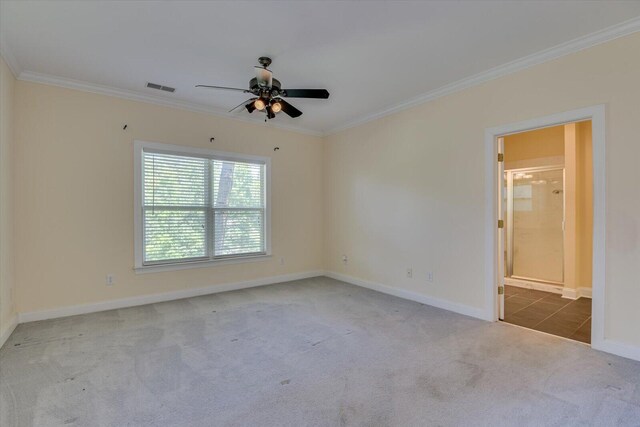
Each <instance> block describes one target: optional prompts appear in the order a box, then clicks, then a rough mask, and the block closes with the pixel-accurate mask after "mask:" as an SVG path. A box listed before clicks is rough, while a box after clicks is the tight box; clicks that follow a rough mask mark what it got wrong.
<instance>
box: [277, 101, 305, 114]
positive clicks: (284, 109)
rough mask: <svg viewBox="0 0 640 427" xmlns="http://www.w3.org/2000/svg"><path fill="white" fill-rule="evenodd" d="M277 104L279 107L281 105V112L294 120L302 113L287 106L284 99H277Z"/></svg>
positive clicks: (289, 105)
mask: <svg viewBox="0 0 640 427" xmlns="http://www.w3.org/2000/svg"><path fill="white" fill-rule="evenodd" d="M278 102H279V103H280V105H282V111H283V112H284V113H286V114H287V115H288V116H289V117H293V118H296V117H300V116H301V115H302V111H300V110H298V109H297V108H296V107H294V106H293V105H291V104H289V103H288V102H287V101H285V100H284V99H278Z"/></svg>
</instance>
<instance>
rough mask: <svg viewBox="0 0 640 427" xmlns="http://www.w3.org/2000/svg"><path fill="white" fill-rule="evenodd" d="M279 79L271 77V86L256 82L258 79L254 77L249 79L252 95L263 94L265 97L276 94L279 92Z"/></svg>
mask: <svg viewBox="0 0 640 427" xmlns="http://www.w3.org/2000/svg"><path fill="white" fill-rule="evenodd" d="M281 87H282V86H281V85H280V81H279V80H278V79H273V80H272V82H271V88H264V87H262V86H260V85H259V84H258V79H257V78H256V77H254V78H252V79H251V80H249V89H250V90H251V92H252V93H253V94H254V95H257V96H261V95H262V96H265V95H266V96H265V97H269V96H270V97H273V96H278V95H279V94H280V88H281Z"/></svg>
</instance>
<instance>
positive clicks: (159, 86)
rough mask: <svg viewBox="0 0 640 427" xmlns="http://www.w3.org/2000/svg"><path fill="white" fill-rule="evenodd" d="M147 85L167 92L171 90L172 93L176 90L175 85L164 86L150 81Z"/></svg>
mask: <svg viewBox="0 0 640 427" xmlns="http://www.w3.org/2000/svg"><path fill="white" fill-rule="evenodd" d="M147 87H148V88H151V89H157V90H163V91H165V92H171V93H173V92H175V91H176V88H175V87H169V86H162V85H159V84H157V83H149V82H147Z"/></svg>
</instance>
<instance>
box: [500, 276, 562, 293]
mask: <svg viewBox="0 0 640 427" xmlns="http://www.w3.org/2000/svg"><path fill="white" fill-rule="evenodd" d="M504 284H505V285H509V286H516V287H518V288H524V289H535V290H536V291H545V292H553V293H554V294H562V290H563V286H562V285H552V284H549V283H540V282H533V281H529V280H522V279H514V278H512V277H505V278H504Z"/></svg>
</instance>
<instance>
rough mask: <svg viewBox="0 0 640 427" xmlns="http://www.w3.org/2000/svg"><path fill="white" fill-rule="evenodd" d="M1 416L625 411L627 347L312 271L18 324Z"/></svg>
mask: <svg viewBox="0 0 640 427" xmlns="http://www.w3.org/2000/svg"><path fill="white" fill-rule="evenodd" d="M0 425H2V426H3V427H10V426H32V425H35V426H345V425H348V426H543V425H551V426H585V425H596V426H614V425H619V426H638V425H640V362H634V361H631V360H628V359H624V358H621V357H617V356H612V355H609V354H605V353H601V352H598V351H595V350H592V349H590V348H589V347H588V346H585V345H584V344H580V343H577V342H571V341H567V340H564V339H560V338H557V337H553V336H549V335H544V334H540V333H537V332H533V331H528V330H525V329H522V328H516V327H513V326H511V325H506V324H503V323H490V322H484V321H481V320H477V319H472V318H469V317H465V316H462V315H458V314H454V313H451V312H447V311H444V310H440V309H436V308H433V307H429V306H425V305H422V304H419V303H415V302H410V301H406V300H402V299H399V298H395V297H392V296H388V295H384V294H381V293H377V292H374V291H371V290H367V289H363V288H359V287H356V286H352V285H348V284H345V283H342V282H339V281H336V280H332V279H329V278H325V277H318V278H313V279H306V280H300V281H295V282H288V283H282V284H277V285H271V286H264V287H260V288H253V289H246V290H241V291H233V292H226V293H220V294H215V295H208V296H202V297H196V298H189V299H183V300H178V301H172V302H166V303H159V304H152V305H146V306H140V307H133V308H127V309H121V310H112V311H106V312H101V313H94V314H88V315H81V316H74V317H68V318H63V319H55V320H47V321H41V322H32V323H26V324H21V325H19V326H18V327H17V329H16V330H15V332H14V333H13V335H12V336H11V337H10V338H9V340H8V341H7V343H6V344H5V345H4V346H3V348H2V349H1V350H0Z"/></svg>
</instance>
